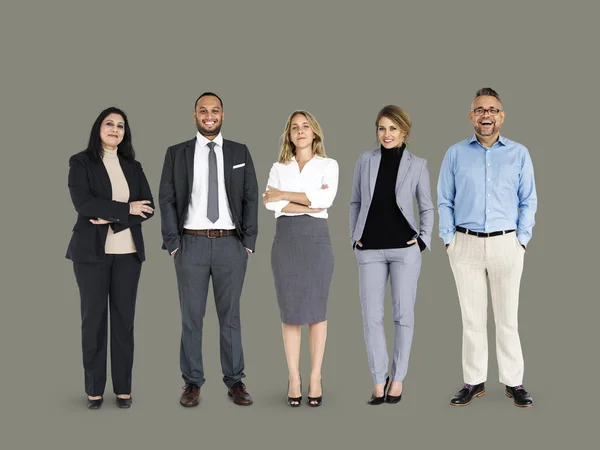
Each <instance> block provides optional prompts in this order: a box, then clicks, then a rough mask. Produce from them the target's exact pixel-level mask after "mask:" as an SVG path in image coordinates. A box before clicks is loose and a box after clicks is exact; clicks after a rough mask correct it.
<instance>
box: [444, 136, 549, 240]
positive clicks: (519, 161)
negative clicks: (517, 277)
mask: <svg viewBox="0 0 600 450" xmlns="http://www.w3.org/2000/svg"><path fill="white" fill-rule="evenodd" d="M437 194H438V212H439V216H440V224H439V229H440V237H441V238H442V239H443V240H444V243H445V244H449V243H450V241H452V238H453V237H454V234H455V232H456V231H455V230H456V226H462V227H464V228H468V229H469V230H472V231H479V232H485V233H491V232H494V231H502V230H515V229H516V230H517V239H518V240H519V242H520V243H521V244H522V245H525V246H526V245H527V243H528V242H529V240H530V239H531V231H532V229H533V225H534V224H535V220H534V217H535V212H536V209H537V194H536V191H535V180H534V176H533V164H532V162H531V157H530V156H529V152H528V150H527V148H526V147H525V146H523V145H521V144H519V143H517V142H514V141H511V140H510V139H507V138H505V137H502V136H500V138H499V139H498V141H496V142H495V143H494V145H493V146H492V147H491V148H485V147H484V146H483V145H481V144H480V143H479V141H478V140H477V138H476V136H475V135H473V136H471V137H470V138H469V139H465V140H464V141H461V142H459V143H458V144H455V145H453V146H452V147H450V148H449V149H448V151H447V152H446V156H445V157H444V161H443V162H442V167H441V169H440V176H439V180H438V189H437Z"/></svg>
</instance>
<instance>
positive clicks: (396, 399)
mask: <svg viewBox="0 0 600 450" xmlns="http://www.w3.org/2000/svg"><path fill="white" fill-rule="evenodd" d="M403 393H404V382H403V383H402V392H401V393H400V395H390V394H387V395H386V396H385V402H386V403H390V404H395V403H399V402H400V400H402V394H403Z"/></svg>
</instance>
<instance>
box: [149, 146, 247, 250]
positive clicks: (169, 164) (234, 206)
mask: <svg viewBox="0 0 600 450" xmlns="http://www.w3.org/2000/svg"><path fill="white" fill-rule="evenodd" d="M195 151H196V138H194V139H192V140H189V141H186V142H182V143H181V144H177V145H173V146H172V147H169V148H168V149H167V154H166V155H165V162H164V165H163V170H162V175H161V178H160V188H159V192H158V204H159V206H160V215H161V231H162V236H163V245H162V248H163V249H166V250H167V251H168V252H169V253H172V252H173V251H174V250H175V249H177V248H179V245H180V242H181V235H182V234H183V223H184V221H185V219H186V215H187V212H188V208H189V204H190V200H191V195H192V185H193V182H194V153H195ZM241 164H244V165H243V166H242V167H239V168H236V169H233V166H240V165H241ZM223 170H224V171H225V173H224V175H225V191H226V192H227V200H228V202H229V210H230V211H231V216H232V219H233V223H234V224H235V229H236V231H237V234H238V237H239V238H240V240H241V241H242V244H243V245H244V247H246V248H249V249H250V250H252V251H254V250H255V246H256V236H257V234H258V183H257V181H256V173H255V172H254V164H253V163H252V157H251V156H250V152H249V151H248V147H246V146H245V145H244V144H240V143H238V142H233V141H229V140H227V139H223Z"/></svg>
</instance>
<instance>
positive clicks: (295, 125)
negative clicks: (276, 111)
mask: <svg viewBox="0 0 600 450" xmlns="http://www.w3.org/2000/svg"><path fill="white" fill-rule="evenodd" d="M314 139H315V132H314V130H313V129H312V127H311V126H310V123H309V122H308V119H307V118H306V116H305V115H304V114H297V115H296V116H294V118H293V119H292V121H291V123H290V141H292V144H294V146H295V147H296V150H302V149H305V148H309V147H312V143H313V140H314Z"/></svg>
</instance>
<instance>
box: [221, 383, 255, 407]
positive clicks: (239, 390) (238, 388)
mask: <svg viewBox="0 0 600 450" xmlns="http://www.w3.org/2000/svg"><path fill="white" fill-rule="evenodd" d="M227 395H229V396H230V397H233V403H235V404H236V405H242V406H247V405H251V404H252V403H253V402H252V397H251V396H250V394H248V391H247V390H246V385H245V384H244V383H242V382H241V381H238V382H237V383H235V384H234V385H233V386H231V387H230V388H229V391H228V392H227Z"/></svg>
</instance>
